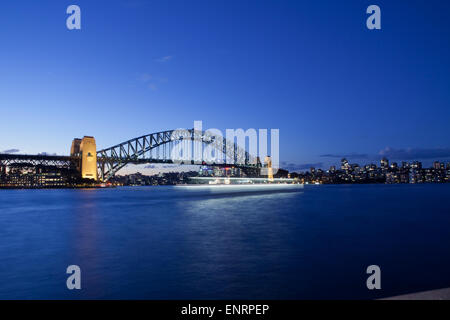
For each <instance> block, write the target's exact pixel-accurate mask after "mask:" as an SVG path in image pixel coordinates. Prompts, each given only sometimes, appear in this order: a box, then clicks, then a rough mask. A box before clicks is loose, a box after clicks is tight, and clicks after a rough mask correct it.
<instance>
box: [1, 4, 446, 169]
mask: <svg viewBox="0 0 450 320" xmlns="http://www.w3.org/2000/svg"><path fill="white" fill-rule="evenodd" d="M70 4H77V5H79V6H80V7H81V11H82V30H79V31H69V30H67V28H66V22H65V21H66V18H67V16H68V15H67V14H66V8H67V6H68V5H70ZM370 4H377V5H379V6H380V7H381V13H382V30H377V31H370V30H368V29H367V28H366V19H367V16H368V15H367V14H366V13H365V11H366V8H367V6H368V5H370ZM449 16H450V2H448V1H410V0H408V1H406V0H404V1H401V0H395V1H394V0H390V1H379V0H376V1H363V0H360V1H356V0H354V1H349V0H345V1H318V0H315V1H313V0H310V1H300V0H296V1H280V0H277V1H275V0H274V1H261V0H260V1H256V0H254V1H247V0H239V1H238V0H235V1H232V0H227V1H218V0H204V1H197V0H192V1H168V0H164V1H163V0H161V1H144V0H142V1H141V0H129V1H125V0H119V1H103V0H101V1H99V0H95V1H94V0H89V1H85V0H71V1H63V0H59V1H35V0H30V1H22V0H20V1H3V2H2V3H1V5H0V43H1V47H0V48H1V50H0V111H1V126H0V151H5V150H8V149H18V150H20V152H21V153H38V152H49V153H58V154H68V152H69V148H70V144H71V141H72V139H73V138H74V137H82V136H83V135H93V136H95V138H96V140H97V145H98V147H99V148H103V147H109V146H111V145H114V144H116V143H119V142H122V141H125V140H128V139H129V138H133V137H136V136H139V135H143V134H147V133H151V132H155V131H159V130H166V129H174V128H179V127H192V126H193V121H194V120H203V123H204V128H212V127H214V128H220V129H225V128H240V127H242V128H244V129H246V128H279V129H280V140H281V141H280V142H281V154H280V156H281V160H282V161H285V162H289V163H294V164H296V165H299V166H300V167H301V166H302V165H306V166H309V165H310V164H315V165H316V166H319V165H320V163H322V164H323V165H324V166H328V165H329V164H330V163H334V162H337V161H339V157H341V156H342V155H349V158H350V160H351V161H352V162H361V163H365V162H369V161H372V159H376V158H377V157H378V158H379V157H380V151H381V150H384V149H386V148H390V149H387V151H386V152H385V153H384V154H386V155H388V156H389V157H391V158H395V157H397V158H399V159H398V160H402V159H405V160H409V159H407V158H410V159H412V158H417V157H420V158H422V159H425V162H426V161H431V160H434V159H436V160H446V159H448V158H449V157H450V148H449V147H450V130H449V120H450V90H449V89H450V23H449V20H448V17H449ZM408 148H410V149H408ZM323 155H328V156H327V157H324V156H323ZM352 155H353V156H352ZM334 156H336V157H334ZM358 158H362V159H358ZM400 158H402V159H400Z"/></svg>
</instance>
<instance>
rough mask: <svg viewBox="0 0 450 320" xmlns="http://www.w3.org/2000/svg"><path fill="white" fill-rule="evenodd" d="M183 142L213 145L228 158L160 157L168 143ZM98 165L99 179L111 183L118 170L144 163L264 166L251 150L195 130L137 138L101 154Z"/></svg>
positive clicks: (104, 150) (163, 132) (170, 131)
mask: <svg viewBox="0 0 450 320" xmlns="http://www.w3.org/2000/svg"><path fill="white" fill-rule="evenodd" d="M182 140H188V141H199V142H201V143H203V144H207V145H211V146H212V147H214V149H216V150H218V151H220V152H222V154H223V156H224V159H223V162H220V163H215V162H213V163H207V162H205V161H203V160H202V161H200V162H196V161H194V160H193V159H191V160H187V161H186V162H185V161H175V162H174V161H173V159H171V157H170V148H169V156H167V154H166V153H167V152H166V151H167V150H166V149H164V150H163V157H160V153H161V150H160V149H158V148H159V147H164V146H166V145H167V144H169V145H170V144H172V143H176V142H180V141H182ZM152 151H157V157H153V154H152ZM202 154H203V153H202ZM227 159H232V160H233V161H232V163H227ZM97 163H98V171H99V178H100V179H101V180H102V181H108V180H109V179H110V178H111V177H113V176H114V175H115V174H116V172H117V171H119V170H120V169H122V168H123V167H124V166H126V165H127V164H144V163H180V164H194V165H195V164H198V165H200V164H203V165H211V166H224V165H233V166H236V167H239V168H257V167H260V166H261V164H260V163H259V161H257V158H256V157H255V156H253V155H250V154H249V153H248V152H247V151H245V150H244V149H242V148H240V147H239V146H237V145H236V144H235V143H234V142H228V141H227V140H226V139H225V138H224V137H222V136H220V138H219V139H217V138H216V136H212V135H211V134H209V133H206V132H205V131H197V130H194V129H185V130H168V131H161V132H156V133H151V134H148V135H145V136H141V137H138V138H134V139H131V140H128V141H125V142H123V143H120V144H118V145H115V146H113V147H110V148H107V149H103V150H99V151H97Z"/></svg>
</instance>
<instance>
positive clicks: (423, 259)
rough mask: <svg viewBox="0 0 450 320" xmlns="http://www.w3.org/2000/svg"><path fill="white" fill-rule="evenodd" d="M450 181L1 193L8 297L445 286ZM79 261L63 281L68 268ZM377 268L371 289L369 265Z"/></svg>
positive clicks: (3, 283) (291, 293)
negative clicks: (77, 271) (70, 284)
mask: <svg viewBox="0 0 450 320" xmlns="http://www.w3.org/2000/svg"><path fill="white" fill-rule="evenodd" d="M449 194H450V185H448V184H447V185H432V184H430V185H340V186H323V185H321V186H305V187H304V188H298V189H291V190H267V191H264V190H252V191H251V192H246V191H243V192H238V193H236V192H227V191H226V190H224V191H223V192H217V191H216V192H210V191H209V190H208V189H205V190H196V191H195V192H192V191H191V190H189V189H186V188H177V187H124V188H115V189H89V190H2V191H0V299H17V298H20V299H35V298H36V299H323V298H329V299H372V298H380V297H387V296H394V295H400V294H405V293H410V292H416V291H423V290H432V289H438V288H444V287H450V254H449V253H450V198H449V196H448V195H449ZM73 264H75V265H78V266H80V268H81V286H82V288H81V290H68V289H67V287H66V279H67V277H68V275H67V274H66V268H67V266H69V265H73ZM372 264H375V265H379V266H380V268H381V286H382V289H381V290H372V291H371V290H368V289H367V287H366V279H367V277H368V275H367V274H366V268H367V266H369V265H372Z"/></svg>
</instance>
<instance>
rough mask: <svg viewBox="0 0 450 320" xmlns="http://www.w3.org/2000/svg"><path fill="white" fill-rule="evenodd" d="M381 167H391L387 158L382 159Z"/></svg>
mask: <svg viewBox="0 0 450 320" xmlns="http://www.w3.org/2000/svg"><path fill="white" fill-rule="evenodd" d="M380 167H381V169H387V168H389V160H388V159H386V158H383V159H381V161H380Z"/></svg>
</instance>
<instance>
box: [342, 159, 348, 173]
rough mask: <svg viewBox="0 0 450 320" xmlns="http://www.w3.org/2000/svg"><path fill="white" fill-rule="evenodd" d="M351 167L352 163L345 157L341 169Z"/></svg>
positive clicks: (345, 169)
mask: <svg viewBox="0 0 450 320" xmlns="http://www.w3.org/2000/svg"><path fill="white" fill-rule="evenodd" d="M349 169H350V164H349V163H348V161H347V159H345V158H343V159H342V160H341V170H344V171H347V170H349Z"/></svg>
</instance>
